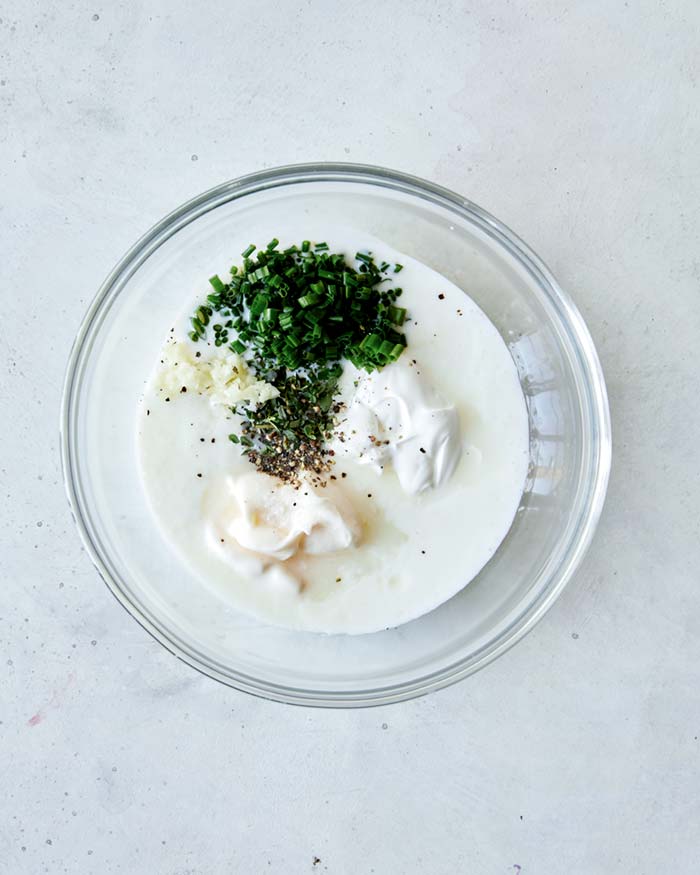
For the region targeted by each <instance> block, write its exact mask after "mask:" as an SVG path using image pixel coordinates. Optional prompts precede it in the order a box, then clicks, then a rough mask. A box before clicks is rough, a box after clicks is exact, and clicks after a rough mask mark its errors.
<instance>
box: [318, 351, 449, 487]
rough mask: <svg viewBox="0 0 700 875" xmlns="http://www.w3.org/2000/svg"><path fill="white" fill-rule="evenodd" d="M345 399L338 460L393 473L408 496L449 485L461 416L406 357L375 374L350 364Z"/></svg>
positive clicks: (344, 383) (345, 374)
mask: <svg viewBox="0 0 700 875" xmlns="http://www.w3.org/2000/svg"><path fill="white" fill-rule="evenodd" d="M341 393H342V394H341V397H342V398H343V399H344V400H345V403H346V405H347V408H346V411H345V413H344V414H342V415H341V417H340V421H339V423H338V426H337V428H336V438H335V440H334V442H333V448H334V450H335V452H336V453H337V454H338V457H339V458H348V459H351V460H352V461H355V462H357V463H358V464H360V465H371V466H372V468H373V469H374V470H375V471H376V472H377V473H378V474H381V473H382V471H384V470H385V469H387V468H389V467H391V468H393V470H394V471H395V472H396V476H397V477H398V478H399V483H400V484H401V488H402V489H403V490H404V492H407V493H409V495H415V494H417V493H419V492H423V491H424V490H425V489H436V488H438V487H439V486H441V485H442V484H443V483H444V482H445V481H446V480H448V479H449V477H450V476H451V475H452V473H453V472H454V470H455V468H456V467H457V463H458V462H459V459H460V456H461V455H462V444H461V439H460V428H459V416H458V415H457V410H456V408H455V407H454V405H452V404H447V403H446V402H445V401H444V400H443V399H442V398H441V397H440V396H439V394H438V393H437V392H436V391H435V389H434V388H433V387H432V386H430V385H429V383H428V382H427V379H426V378H425V377H421V376H419V374H418V373H417V370H416V367H415V366H411V360H410V359H409V357H408V353H404V354H403V355H402V356H401V358H400V359H399V360H398V361H397V362H394V363H393V364H391V365H388V366H387V367H385V368H382V370H381V371H373V372H372V373H371V374H366V373H363V372H362V371H358V370H357V368H355V367H353V366H352V365H351V364H348V365H347V366H346V367H345V370H344V372H343V380H342V384H341Z"/></svg>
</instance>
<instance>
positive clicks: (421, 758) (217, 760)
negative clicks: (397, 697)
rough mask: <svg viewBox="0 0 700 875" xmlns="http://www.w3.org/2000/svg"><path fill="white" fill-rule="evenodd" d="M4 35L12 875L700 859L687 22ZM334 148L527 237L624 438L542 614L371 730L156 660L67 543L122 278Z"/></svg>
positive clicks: (2, 417)
mask: <svg viewBox="0 0 700 875" xmlns="http://www.w3.org/2000/svg"><path fill="white" fill-rule="evenodd" d="M0 19H2V20H1V23H0V144H1V147H2V161H1V163H0V175H1V186H0V235H1V250H0V279H1V285H0V288H1V289H2V327H1V328H0V348H1V350H2V368H3V378H2V382H1V383H0V402H1V409H0V422H1V423H2V424H1V425H0V428H1V429H2V444H1V458H0V468H1V474H2V481H1V485H2V497H3V499H4V502H3V515H2V526H1V530H0V584H1V585H2V592H1V595H0V647H1V654H2V658H1V660H0V672H1V674H2V677H1V681H0V775H1V776H2V777H1V779H0V814H1V817H0V871H2V872H3V873H4V872H8V873H12V875H15V873H31V875H34V873H41V872H50V873H54V872H57V873H62V872H68V873H71V875H73V873H79V875H82V873H92V872H94V873H100V875H103V873H111V872H123V873H129V875H140V873H148V875H151V873H155V875H160V873H166V875H185V873H188V875H195V873H196V875H209V873H215V875H216V873H224V875H228V873H245V875H248V873H264V872H273V873H283V875H287V873H291V875H295V873H304V872H329V873H353V875H354V873H372V872H375V873H378V875H385V873H388V875H394V873H398V875H402V873H445V875H452V873H469V875H518V873H520V875H531V873H532V875H535V873H540V875H541V873H544V875H559V873H575V875H579V873H581V875H598V873H634V875H647V873H664V875H665V873H673V875H686V873H695V872H697V871H698V867H699V866H700V863H698V860H699V859H700V836H699V835H698V823H699V821H700V803H699V787H700V781H699V779H700V774H699V773H700V769H699V766H698V757H699V755H700V741H699V740H698V738H699V736H700V704H699V702H698V673H699V666H700V622H699V621H700V570H699V568H700V548H699V538H698V519H699V514H698V503H699V501H698V500H699V499H700V483H699V480H700V475H699V470H700V465H699V453H698V444H699V443H700V428H699V426H700V422H699V417H700V403H699V402H698V395H699V394H700V392H699V390H700V386H699V385H698V383H699V380H698V377H699V374H700V370H699V368H698V360H697V354H698V340H699V339H700V296H699V291H700V289H699V286H700V245H699V240H700V233H699V230H698V229H699V225H700V212H699V209H700V208H699V204H700V160H699V158H698V156H699V154H700V109H699V108H700V93H699V90H698V77H699V75H700V69H699V45H700V7H699V6H698V4H697V2H696V0H677V2H670V0H669V2H662V0H644V2H629V3H625V2H619V0H595V2H580V3H562V2H554V0H551V2H546V0H540V2H529V3H528V2H522V3H517V2H505V0H499V2H487V0H474V2H471V3H449V2H430V3H417V2H406V0H403V2H398V0H397V2H376V0H375V2H365V0H362V2H355V3H343V4H341V3H333V2H330V0H329V2H326V3H322V2H311V3H289V2H280V3H278V4H274V3H272V2H270V0H262V2H257V3H255V4H248V3H245V4H244V3H241V2H231V0H229V2H207V3H193V2H182V0H177V2H173V3H166V2H158V3H150V4H149V3H146V2H138V0H126V2H121V3H108V2H105V0H94V2H92V3H90V4H87V5H86V4H84V3H52V2H44V3H36V2H28V0H25V2H23V3H22V4H20V3H19V2H15V3H14V4H8V3H3V4H2V11H1V14H0ZM315 159H331V160H348V161H362V162H373V163H378V164H383V165H388V166H392V167H396V168H398V169H401V170H404V171H408V172H412V173H415V174H418V175H420V176H424V177H427V178H429V179H432V180H434V181H436V182H438V183H442V184H443V185H446V186H449V187H451V188H454V189H456V190H458V191H460V192H462V193H464V194H465V195H467V196H469V197H470V198H472V199H473V200H475V201H476V202H477V203H479V204H481V205H483V206H484V207H485V208H487V209H488V210H490V211H491V212H493V213H495V214H496V215H497V216H499V217H500V218H501V219H503V220H504V221H505V222H506V223H507V224H508V225H510V226H511V227H512V228H513V229H515V230H516V231H517V232H518V233H520V234H521V235H522V236H523V237H524V238H525V239H526V240H527V241H528V242H529V243H530V244H531V245H532V246H533V247H534V248H535V250H536V251H538V252H539V253H540V254H541V255H542V256H543V257H544V259H545V260H546V261H547V262H548V263H549V265H550V266H551V267H552V269H553V270H554V272H555V274H556V275H557V276H558V278H559V280H560V281H561V282H562V284H563V285H564V287H565V288H566V289H568V290H569V291H570V293H571V294H572V296H573V297H574V299H575V301H576V302H577V303H578V305H579V307H580V308H581V310H582V312H583V314H584V316H585V318H586V319H587V320H588V324H589V325H590V327H591V330H592V333H593V336H594V338H595V340H596V342H597V344H598V349H599V351H600V354H601V358H602V361H603V366H604V368H605V372H606V375H607V380H608V388H609V391H610V398H611V404H612V413H613V423H614V436H615V453H614V470H613V475H612V480H611V484H610V492H609V498H608V503H607V507H606V510H605V513H604V515H603V519H602V523H601V526H600V530H599V533H598V535H597V537H596V540H595V543H594V546H593V548H592V550H591V552H590V554H589V556H588V558H587V560H586V562H585V564H584V567H583V568H582V569H581V570H580V572H579V573H578V574H577V575H576V577H575V579H574V580H573V581H572V583H571V584H570V586H569V587H568V589H567V591H566V592H565V593H564V595H563V596H562V598H561V599H560V600H559V602H558V603H557V605H556V606H555V607H554V608H553V610H552V611H551V612H550V613H549V615H548V616H547V617H546V618H545V620H544V621H543V622H542V623H541V624H540V625H539V626H538V628H537V629H536V630H535V631H534V632H533V633H532V634H531V635H530V636H529V637H528V638H527V639H526V640H525V641H524V642H522V643H521V644H519V645H518V646H517V647H516V648H515V649H514V650H512V651H511V652H510V653H508V654H507V655H506V656H504V657H503V658H502V659H500V660H499V661H498V662H497V663H495V664H494V665H492V666H490V667H489V668H488V669H486V670H485V671H483V672H481V673H480V674H479V675H477V676H476V677H473V678H471V679H469V680H467V681H466V682H464V683H461V684H459V685H457V686H456V687H453V688H451V689H449V690H446V691H444V692H441V693H439V694H437V695H433V696H431V697H428V698H425V699H422V700H419V701H414V702H409V703H406V704H402V705H398V706H392V707H389V708H384V709H378V710H367V711H362V712H357V711H355V712H342V711H341V712H338V711H335V712H322V711H314V710H304V709H295V708H290V707H284V706H281V705H276V704H272V703H268V702H265V701H259V700H256V699H253V698H251V697H247V696H244V695H242V694H238V693H236V692H234V691H232V690H229V689H226V688H225V687H222V686H219V685H217V684H216V683H214V682H213V681H210V680H207V679H206V678H203V677H200V676H199V675H198V674H197V673H196V672H194V671H193V670H191V669H189V668H187V667H186V666H185V665H182V664H180V663H179V662H178V661H177V660H176V659H175V658H173V657H171V656H170V655H168V654H167V653H166V652H165V651H164V650H163V649H161V647H160V646H159V645H158V644H156V643H155V642H154V641H152V640H151V639H150V638H149V637H148V635H147V634H146V633H145V632H144V631H142V630H141V628H140V627H139V626H138V625H137V624H136V623H135V622H134V621H133V620H132V619H130V617H129V616H127V614H126V613H125V612H124V611H123V610H122V609H121V608H120V607H119V606H118V604H117V603H116V601H115V600H114V599H113V598H112V596H111V595H110V594H109V592H108V591H107V589H106V588H105V586H104V585H103V584H102V583H101V581H100V580H99V578H98V576H97V574H96V573H95V571H93V569H92V567H91V564H90V562H89V560H88V558H87V556H86V555H85V553H84V552H83V551H82V550H81V547H80V543H79V540H78V536H77V533H76V532H75V530H74V528H73V525H72V522H71V519H70V516H69V513H68V509H67V505H66V501H65V498H64V493H63V487H62V483H61V473H60V468H59V460H58V442H57V423H58V408H59V397H60V391H61V381H62V376H63V368H64V362H65V359H66V356H67V354H68V349H69V347H70V343H71V341H72V338H73V336H74V334H75V331H76V329H77V327H78V324H79V322H80V319H81V317H82V314H83V312H84V310H85V308H86V306H87V304H88V302H89V301H90V299H91V297H92V296H93V295H94V293H95V291H96V288H97V286H98V285H99V283H100V282H101V280H102V279H103V277H104V276H105V274H106V273H107V272H108V270H109V269H110V268H111V267H112V266H113V264H114V263H115V262H116V260H117V259H118V258H119V257H120V256H121V255H122V254H123V252H124V251H125V250H126V249H127V248H128V246H129V245H130V244H131V243H132V242H133V241H134V240H135V239H136V237H138V236H139V235H140V234H141V233H142V232H143V231H145V230H146V229H147V228H148V227H149V226H150V225H151V224H152V223H153V222H155V221H156V220H157V219H159V218H160V217H161V216H162V215H163V214H164V213H166V212H167V211H169V210H171V209H172V208H174V207H175V206H177V205H178V204H179V203H181V202H182V201H183V200H185V199H187V198H189V197H190V196H192V195H194V194H196V193H198V192H200V191H202V190H203V189H206V188H208V187H210V186H212V185H214V184H216V183H218V182H221V181H222V180H225V179H228V178H230V177H234V176H237V175H239V174H243V173H246V172H249V171H253V170H256V169H259V168H261V167H271V166H273V165H277V164H283V163H287V162H295V161H309V160H315ZM315 858H318V860H319V862H316V863H315V864H314V859H315Z"/></svg>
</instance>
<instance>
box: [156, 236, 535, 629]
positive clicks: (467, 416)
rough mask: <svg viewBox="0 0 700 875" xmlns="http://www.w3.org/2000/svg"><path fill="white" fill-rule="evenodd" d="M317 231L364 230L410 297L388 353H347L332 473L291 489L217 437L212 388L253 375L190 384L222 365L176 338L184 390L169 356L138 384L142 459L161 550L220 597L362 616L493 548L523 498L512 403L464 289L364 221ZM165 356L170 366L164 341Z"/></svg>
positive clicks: (351, 247)
mask: <svg viewBox="0 0 700 875" xmlns="http://www.w3.org/2000/svg"><path fill="white" fill-rule="evenodd" d="M277 236H281V235H280V234H278V235H277ZM297 236H298V237H299V239H301V238H302V237H305V236H310V235H309V234H308V233H307V234H300V235H297ZM324 239H326V238H324ZM327 239H328V240H329V244H330V245H331V248H332V249H333V250H335V251H344V252H346V253H348V254H349V255H352V254H354V252H355V251H357V249H358V248H360V247H363V248H365V247H367V248H369V249H371V250H372V252H373V254H374V255H375V257H376V259H377V260H378V261H380V260H386V261H389V262H396V261H399V262H401V263H402V264H403V265H404V270H403V271H402V273H401V274H400V276H398V275H397V276H396V277H392V279H394V280H395V284H396V285H401V286H402V287H403V289H404V294H403V297H402V298H401V305H402V306H404V307H406V308H407V309H408V311H409V320H408V321H407V323H406V325H405V326H404V331H405V334H406V337H407V340H408V348H407V350H406V351H405V352H404V354H403V355H402V356H401V358H400V359H399V361H398V362H397V363H395V364H394V365H390V366H388V367H387V368H384V369H382V370H381V371H379V372H375V373H373V374H371V375H367V374H364V373H359V372H357V371H356V370H355V369H354V368H353V367H352V366H350V365H347V366H346V369H345V372H344V374H343V377H342V379H341V387H340V388H341V393H342V394H341V397H342V399H343V400H344V402H345V404H346V409H345V411H344V413H343V414H342V417H341V421H340V422H339V424H338V427H337V430H336V438H335V441H334V445H333V446H334V449H335V450H336V464H335V466H334V470H333V473H334V476H335V477H336V478H337V479H336V480H334V481H330V482H329V483H328V485H327V487H326V488H325V489H320V488H314V487H312V486H310V484H305V485H303V486H302V487H301V488H300V489H299V490H295V489H293V488H292V487H290V486H283V485H278V484H277V483H276V481H272V480H271V478H268V477H266V476H265V475H261V474H259V473H257V472H255V470H254V468H253V467H252V465H251V464H250V463H249V462H248V461H247V459H246V458H245V457H243V456H241V455H240V453H239V451H238V449H237V448H236V447H235V446H233V445H232V444H231V443H230V441H228V439H227V435H228V434H229V433H231V432H237V431H238V430H239V426H240V421H239V418H238V417H237V416H235V415H233V414H230V413H228V411H227V410H226V407H222V406H221V404H220V403H219V404H217V403H215V402H216V400H217V399H216V398H214V397H212V394H213V393H214V394H215V393H217V392H219V391H221V390H222V388H223V391H225V392H228V391H231V392H235V393H238V392H241V391H246V392H248V393H256V392H261V393H264V392H266V391H268V390H266V389H265V386H266V385H267V384H264V383H256V382H255V378H254V375H251V374H250V373H242V375H241V380H240V381H239V382H237V383H236V384H235V385H230V386H228V387H222V385H221V381H220V380H219V379H218V376H217V382H216V386H215V387H214V388H211V387H210V388H205V387H203V385H202V384H201V381H202V380H204V382H207V379H205V378H206V377H207V375H211V374H215V375H218V374H219V371H218V370H217V367H216V362H215V361H213V363H210V364H207V365H206V367H205V369H204V370H203V371H202V368H199V367H197V365H198V364H199V360H195V359H193V358H192V356H193V355H194V350H195V349H196V350H200V351H201V352H202V358H203V359H205V361H207V362H209V360H214V359H215V358H216V356H217V355H218V354H219V352H220V351H217V350H215V349H214V347H213V346H211V347H207V346H206V345H203V344H201V343H200V344H199V345H197V347H194V346H193V345H191V344H189V342H187V343H186V344H185V346H188V347H189V353H190V357H189V358H187V359H186V360H187V361H188V362H189V364H188V367H190V366H191V365H192V363H193V362H194V363H195V368H194V371H195V376H191V379H192V381H193V382H192V385H193V386H194V389H193V390H190V388H189V386H188V391H187V392H186V393H180V392H175V389H177V387H178V386H179V383H180V378H181V377H182V373H181V374H180V375H178V376H175V377H172V379H171V382H167V379H170V378H166V382H165V383H164V382H163V379H164V373H163V366H161V365H160V363H158V365H157V367H156V369H155V371H154V374H153V375H152V377H151V379H150V381H149V383H148V385H147V387H146V391H145V394H144V399H143V413H142V416H141V419H140V422H139V441H140V455H141V462H142V475H143V482H144V485H145V489H146V493H147V495H148V498H149V501H150V503H151V506H152V508H153V511H154V513H155V515H156V517H157V518H158V520H159V522H160V525H161V528H162V531H163V533H164V535H165V536H166V537H167V538H168V540H169V541H170V543H171V544H172V547H173V549H175V550H177V551H178V552H179V554H180V555H181V556H182V558H183V560H184V561H185V562H186V563H187V565H188V566H189V567H190V568H191V569H192V570H193V571H194V572H195V573H196V575H197V576H198V577H199V578H200V580H201V581H202V583H203V584H204V585H207V586H209V587H213V588H215V589H216V590H217V591H218V592H219V594H220V595H221V597H222V598H223V599H225V600H226V601H228V602H229V603H231V604H232V605H234V606H235V607H237V608H238V609H240V610H242V611H245V612H246V613H249V614H253V615H255V616H257V617H259V618H260V619H262V620H264V621H266V622H271V623H275V624H278V625H282V626H287V627H289V628H294V629H305V630H312V631H324V632H349V633H360V632H371V631H376V630H378V629H383V628H387V627H392V626H396V625H399V624H400V623H404V622H406V621H408V620H411V619H413V618H415V617H418V616H420V615H421V614H423V613H425V612H426V611H429V610H431V609H432V608H434V607H436V606H437V605H439V604H441V603H442V602H444V601H445V600H446V599H448V598H450V596H452V595H454V594H455V593H456V592H458V591H459V590H460V589H461V588H462V587H463V586H464V585H465V584H466V583H468V582H469V581H470V580H471V579H472V578H473V577H474V576H475V575H476V574H477V573H478V572H479V571H480V569H481V568H482V567H483V566H484V565H485V563H486V562H487V561H488V560H489V559H490V558H491V556H492V555H493V553H494V552H495V551H496V549H497V548H498V545H499V544H500V543H501V541H502V540H503V538H504V537H505V535H506V534H507V532H508V529H509V528H510V525H511V523H512V521H513V517H514V515H515V512H516V510H517V507H518V504H519V501H520V496H521V493H522V489H523V485H524V481H525V476H526V472H527V463H528V455H529V454H528V442H529V438H528V424H527V414H526V410H525V404H524V399H523V396H522V392H521V389H520V383H519V380H518V377H517V372H516V369H515V365H514V364H513V361H512V359H511V357H510V355H509V353H508V350H507V348H506V346H505V344H504V342H503V340H502V339H501V337H500V335H499V334H498V332H497V331H496V329H495V328H494V326H493V325H492V324H491V322H489V320H488V319H487V318H486V316H485V315H484V314H483V313H482V312H481V310H480V309H479V308H478V307H477V306H476V304H474V303H473V301H471V299H470V298H468V297H467V296H466V295H465V294H464V292H462V291H461V290H460V289H459V288H457V287H456V286H454V285H453V284H451V283H450V282H448V281H447V280H446V279H445V278H444V277H441V276H440V275H439V274H437V273H436V272H435V271H433V270H431V269H430V268H428V267H427V266H425V265H423V264H420V263H419V262H417V261H415V260H413V259H411V258H409V257H408V256H405V255H403V254H400V253H397V252H395V251H393V250H391V249H389V247H387V246H385V245H384V244H380V243H378V242H377V241H374V240H372V241H369V240H368V239H367V236H366V235H364V234H362V233H359V232H350V231H345V232H343V231H342V230H340V229H339V230H338V231H337V232H336V233H331V231H330V230H329V231H328V232H327ZM293 241H294V238H292V237H290V238H289V241H288V242H293ZM286 242H287V241H283V245H284V244H285V243H286ZM214 267H216V265H214ZM200 299H201V292H200V296H198V297H196V298H195V299H193V300H192V301H191V302H190V303H189V304H188V306H187V308H186V309H185V310H184V311H183V314H182V317H181V319H180V320H179V322H177V323H176V325H175V332H174V336H175V337H183V336H185V333H186V331H187V325H186V321H187V317H188V316H189V313H190V312H191V311H192V309H194V306H195V304H196V303H199V301H200ZM178 346H179V347H180V349H179V350H178V356H177V358H178V359H179V358H183V356H182V347H181V346H180V345H179V344H178ZM165 356H169V357H168V358H166V357H165ZM163 359H164V361H166V363H168V365H167V366H168V367H170V366H172V363H173V358H172V355H170V354H169V353H168V352H167V351H166V353H165V354H164V356H163ZM207 369H208V370H207ZM199 371H202V373H199ZM221 373H223V369H221ZM197 374H198V376H197ZM202 374H204V376H202ZM200 378H201V379H200ZM197 380H200V382H199V383H198V382H197ZM208 382H209V383H212V385H213V381H212V380H211V379H209V380H208ZM356 383H357V385H355V384H356ZM185 384H186V381H185V382H183V385H185ZM165 387H170V388H169V389H168V388H165ZM253 387H254V388H253ZM166 394H167V397H169V398H170V401H169V402H168V403H165V397H166ZM222 403H223V402H222ZM147 411H148V413H147ZM370 435H371V436H372V437H373V438H374V440H370ZM341 437H342V439H341ZM422 450H424V451H425V452H422ZM200 475H201V476H200ZM343 475H345V476H343Z"/></svg>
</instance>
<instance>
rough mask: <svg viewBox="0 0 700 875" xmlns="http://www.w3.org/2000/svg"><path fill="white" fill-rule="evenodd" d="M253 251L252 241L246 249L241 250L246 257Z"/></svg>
mask: <svg viewBox="0 0 700 875" xmlns="http://www.w3.org/2000/svg"><path fill="white" fill-rule="evenodd" d="M254 252H255V245H254V244H253V243H251V244H250V246H248V247H247V248H246V249H244V250H243V252H241V255H242V256H243V258H248V256H249V255H252V254H253V253H254Z"/></svg>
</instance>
